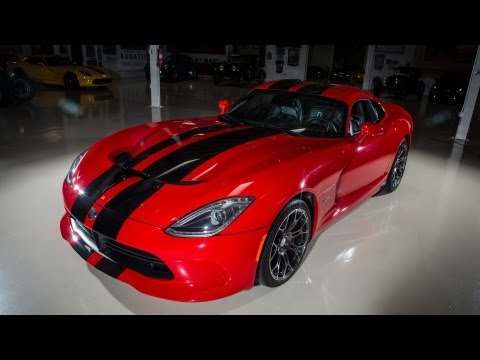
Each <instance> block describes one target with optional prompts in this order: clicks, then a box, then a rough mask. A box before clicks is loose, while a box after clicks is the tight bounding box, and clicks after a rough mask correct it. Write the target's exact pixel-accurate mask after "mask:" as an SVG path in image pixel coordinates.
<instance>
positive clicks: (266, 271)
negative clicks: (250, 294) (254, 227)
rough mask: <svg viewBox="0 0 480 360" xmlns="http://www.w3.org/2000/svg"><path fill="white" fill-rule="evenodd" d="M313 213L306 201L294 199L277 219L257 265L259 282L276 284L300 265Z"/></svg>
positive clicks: (309, 236)
mask: <svg viewBox="0 0 480 360" xmlns="http://www.w3.org/2000/svg"><path fill="white" fill-rule="evenodd" d="M311 224H312V215H311V213H310V208H309V207H308V205H307V204H306V203H305V201H303V200H300V199H295V200H292V201H291V202H290V203H288V205H287V206H285V207H284V208H283V209H282V211H280V214H279V215H278V216H277V218H276V219H275V222H274V223H273V225H272V227H271V228H270V231H269V233H268V237H267V239H266V241H265V245H264V247H263V250H262V256H261V259H260V262H259V264H258V271H257V276H258V280H257V281H258V283H259V284H262V285H265V286H268V287H277V286H280V285H282V284H284V283H286V282H287V281H288V280H289V279H290V278H291V277H292V276H293V274H295V272H296V271H297V270H298V268H299V267H300V264H301V263H302V260H303V257H304V255H305V250H306V248H307V245H308V243H309V241H310V238H311V228H312V226H311Z"/></svg>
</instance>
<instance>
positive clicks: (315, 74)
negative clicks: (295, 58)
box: [307, 65, 330, 80]
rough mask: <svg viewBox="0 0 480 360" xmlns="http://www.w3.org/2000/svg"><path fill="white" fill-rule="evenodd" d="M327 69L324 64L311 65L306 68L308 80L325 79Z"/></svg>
mask: <svg viewBox="0 0 480 360" xmlns="http://www.w3.org/2000/svg"><path fill="white" fill-rule="evenodd" d="M329 72H330V71H329V70H328V69H327V68H326V67H324V66H319V65H312V66H309V67H308V69H307V79H308V80H327V79H328V74H329Z"/></svg>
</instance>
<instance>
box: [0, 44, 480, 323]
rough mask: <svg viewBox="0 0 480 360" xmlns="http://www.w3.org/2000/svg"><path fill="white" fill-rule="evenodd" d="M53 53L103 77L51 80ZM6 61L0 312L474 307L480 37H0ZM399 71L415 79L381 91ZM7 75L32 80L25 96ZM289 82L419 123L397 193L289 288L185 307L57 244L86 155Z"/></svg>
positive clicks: (478, 271)
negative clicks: (319, 40) (387, 41)
mask: <svg viewBox="0 0 480 360" xmlns="http://www.w3.org/2000/svg"><path fill="white" fill-rule="evenodd" d="M50 57H58V58H65V59H68V60H69V61H70V62H69V65H68V66H71V67H78V68H79V69H80V70H78V71H83V73H82V74H84V76H85V77H87V78H88V77H91V75H92V73H93V72H95V71H97V70H99V71H100V72H98V74H100V75H99V77H100V78H101V79H100V80H98V81H97V80H94V84H95V85H96V86H90V87H89V86H83V85H82V83H81V79H80V78H78V79H76V80H75V81H76V82H75V81H73V82H71V79H70V78H69V77H68V76H67V75H65V74H62V77H61V78H59V79H60V82H59V83H58V84H55V83H54V80H51V81H50V80H48V81H42V80H41V78H42V76H47V77H48V76H49V75H48V74H47V73H46V72H47V71H49V70H48V68H49V67H50V64H49V63H48V61H49V60H48V59H49V58H50ZM45 59H47V60H45ZM0 60H2V63H1V64H0V71H2V78H1V80H2V97H0V102H1V103H2V105H1V106H0V149H1V150H0V170H1V171H0V200H1V201H0V209H1V211H0V214H1V217H0V314H479V313H480V262H478V255H480V243H479V242H478V235H479V234H480V215H479V214H480V194H479V192H478V184H479V179H480V101H479V98H478V94H479V88H480V46H477V45H448V46H447V45H444V46H433V45H311V44H309V45H302V44H289V43H286V44H273V45H270V44H265V45H219V44H213V45H212V44H211V45H208V44H179V45H175V44H167V45H146V44H142V45H111V44H110V45H70V44H63V45H0ZM35 61H46V63H45V64H43V65H38V64H36V63H34V62H35ZM166 65H167V66H166ZM33 66H37V67H39V68H40V70H39V71H37V70H34V71H33V72H32V73H30V71H31V69H32V68H33ZM82 69H83V70H82ZM96 69H97V70H96ZM227 69H233V70H232V71H233V72H232V73H231V74H230V73H227ZM244 69H246V70H245V71H244ZM405 69H406V70H407V71H408V75H407V72H404V71H405ZM412 70H415V71H412ZM71 71H72V72H73V70H71ZM399 71H400V72H402V75H401V76H404V77H407V76H411V77H412V79H413V80H411V81H412V84H414V85H412V86H411V87H409V88H408V89H407V88H405V89H401V90H398V92H395V93H394V94H390V93H387V91H386V90H385V89H386V86H387V85H388V82H389V79H393V78H394V77H395V76H396V74H398V73H399ZM235 72H236V73H235ZM42 73H45V74H47V75H43V74H42ZM10 74H13V75H10ZM32 74H35V75H32ZM37 74H38V75H37ZM77 74H80V73H77ZM82 74H80V75H78V76H79V77H82V76H83V75H82ZM86 74H88V75H86ZM236 74H237V75H236ZM410 74H413V75H410ZM10 76H12V79H14V77H18V78H28V81H29V82H28V83H27V84H26V85H24V86H25V87H22V88H21V91H20V92H19V93H17V92H16V91H15V90H12V89H10V90H8V89H7V88H8V86H10V85H8V86H7V85H6V84H7V82H9V81H14V80H10ZM107 78H108V82H107V81H106V80H104V79H107ZM397 78H398V77H397ZM52 79H53V78H52ZM102 79H103V80H102ZM289 79H299V80H301V81H308V82H311V83H315V84H321V86H323V87H324V88H326V89H328V88H332V87H335V86H348V87H352V88H357V89H359V90H364V91H367V92H368V93H370V94H372V93H373V94H374V95H376V96H378V97H379V99H380V100H381V101H382V102H385V103H393V104H396V105H399V106H401V107H402V108H404V109H406V110H407V111H408V113H409V114H410V116H411V118H412V120H413V126H414V128H413V136H412V138H411V143H410V148H409V152H408V165H407V166H406V170H405V174H404V177H403V180H402V183H401V185H400V186H399V187H398V189H397V190H396V191H394V192H392V193H391V194H382V193H379V194H376V195H375V196H373V197H371V198H369V199H368V200H366V201H364V202H363V203H361V204H360V205H359V206H358V207H356V208H355V209H353V211H352V212H351V213H349V214H348V215H347V216H345V217H342V218H340V220H338V221H337V222H334V223H333V224H332V225H331V226H328V227H326V228H325V229H324V230H323V231H321V232H320V233H319V234H316V235H315V237H314V238H313V239H312V241H311V242H310V244H309V245H308V246H307V247H306V253H305V256H304V259H303V262H302V264H301V266H300V267H299V269H298V271H296V272H295V273H294V274H293V276H292V278H291V279H289V281H288V282H286V283H285V284H283V285H282V286H279V287H267V286H263V285H255V286H253V287H252V288H250V289H245V290H244V291H238V292H236V293H234V294H231V295H229V296H226V297H222V298H219V299H213V300H209V301H199V302H188V301H187V302H185V301H175V300H172V299H168V298H162V297H157V296H151V295H148V294H145V293H142V291H138V290H137V289H135V288H134V287H132V286H130V285H129V284H127V283H126V282H123V281H119V280H118V279H115V278H113V277H112V276H110V275H108V274H107V273H105V271H101V270H99V269H98V268H96V267H94V266H91V265H92V263H87V262H85V261H83V260H82V259H81V258H80V257H79V256H78V254H77V253H76V252H75V251H72V248H71V246H70V244H69V243H68V242H66V241H65V240H64V239H63V238H62V233H61V229H60V221H61V219H62V216H64V213H65V205H64V199H63V196H62V186H63V184H64V181H65V178H66V175H67V172H68V171H69V169H71V165H72V162H73V161H74V160H75V159H76V158H77V156H78V155H79V154H80V153H82V152H83V151H85V150H87V149H89V148H90V147H92V145H94V144H96V143H97V142H98V141H99V140H101V139H103V138H105V137H107V136H109V135H111V134H113V133H116V132H117V131H120V130H124V129H127V128H130V127H133V126H137V125H141V124H150V125H152V124H153V125H156V124H158V123H162V122H164V121H168V120H173V119H183V121H188V120H186V119H193V118H195V119H196V118H202V117H215V116H217V115H218V114H219V113H220V112H222V111H223V110H222V109H221V108H220V109H219V102H220V101H221V100H223V99H229V100H230V101H232V102H233V103H234V104H235V101H237V100H239V99H243V98H244V97H245V96H247V95H248V94H249V93H250V92H251V91H252V90H253V89H254V88H255V87H257V86H261V85H262V84H264V83H265V84H267V83H269V82H272V81H280V82H281V81H283V80H285V81H287V80H289ZM87 80H88V79H87ZM95 81H97V83H95ZM392 81H393V80H392ZM409 81H410V80H409ZM48 82H50V83H48ZM386 84H387V85H386ZM97 85H98V86H97ZM397 85H398V84H397ZM382 86H385V88H383V87H382ZM409 86H410V85H409ZM441 88H443V90H440V89H441ZM5 89H7V90H5ZM384 90H385V91H384ZM27 91H31V93H30V92H29V93H28V94H26V92H27ZM326 91H328V90H326ZM441 91H443V92H441ZM234 106H235V105H234ZM153 125H152V126H153ZM237 161H241V160H237ZM140 175H141V174H140ZM142 176H143V175H142ZM270 181H271V182H272V183H279V182H281V179H278V178H273V177H272V178H271V179H270ZM189 200H191V201H193V199H189ZM240 216H241V215H240Z"/></svg>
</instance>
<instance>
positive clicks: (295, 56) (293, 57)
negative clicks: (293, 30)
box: [287, 48, 300, 66]
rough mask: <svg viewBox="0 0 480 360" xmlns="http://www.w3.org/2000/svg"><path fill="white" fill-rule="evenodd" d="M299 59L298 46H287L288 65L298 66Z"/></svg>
mask: <svg viewBox="0 0 480 360" xmlns="http://www.w3.org/2000/svg"><path fill="white" fill-rule="evenodd" d="M299 60H300V49H299V48H288V62H287V64H288V65H289V66H298V63H299Z"/></svg>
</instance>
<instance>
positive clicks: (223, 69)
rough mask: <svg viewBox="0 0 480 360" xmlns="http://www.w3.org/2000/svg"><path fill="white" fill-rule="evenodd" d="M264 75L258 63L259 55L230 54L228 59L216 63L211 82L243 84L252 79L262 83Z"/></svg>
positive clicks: (217, 83) (216, 83)
mask: <svg viewBox="0 0 480 360" xmlns="http://www.w3.org/2000/svg"><path fill="white" fill-rule="evenodd" d="M265 77H266V73H265V70H264V69H263V68H262V67H261V66H260V65H259V57H258V56H257V55H247V54H242V55H232V56H230V59H229V61H224V62H221V63H218V64H216V66H215V68H214V71H213V82H214V83H215V85H221V84H223V83H238V84H240V85H243V84H246V83H249V82H251V81H253V80H256V81H258V82H259V83H263V82H264V81H265Z"/></svg>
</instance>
